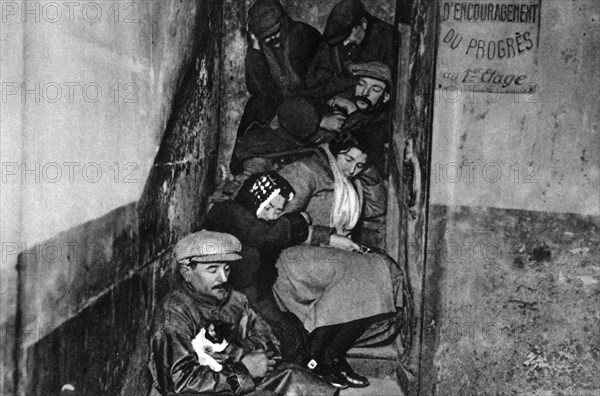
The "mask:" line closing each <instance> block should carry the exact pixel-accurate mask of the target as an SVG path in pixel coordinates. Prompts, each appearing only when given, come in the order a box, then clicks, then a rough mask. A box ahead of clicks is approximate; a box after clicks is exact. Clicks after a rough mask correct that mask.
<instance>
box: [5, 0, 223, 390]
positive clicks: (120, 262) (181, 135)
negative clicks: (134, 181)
mask: <svg viewBox="0 0 600 396" xmlns="http://www.w3.org/2000/svg"><path fill="white" fill-rule="evenodd" d="M221 6H222V4H221V3H220V2H213V1H197V2H195V3H194V7H193V10H191V11H190V12H191V15H192V16H193V20H191V21H190V24H189V25H188V26H187V29H190V31H189V32H187V35H188V37H187V38H188V39H189V40H190V42H189V48H190V62H187V63H186V64H185V65H184V67H183V68H182V71H183V72H184V74H183V76H182V77H180V78H179V79H178V80H179V81H180V84H178V85H179V89H178V91H177V94H176V96H175V100H174V105H173V112H172V114H171V116H170V118H169V120H168V123H167V124H166V130H165V133H164V134H163V136H162V139H161V142H160V149H159V151H158V154H157V155H156V158H155V161H154V164H153V166H152V168H151V170H150V173H149V176H148V177H147V180H145V188H144V192H143V194H142V197H141V199H140V200H139V201H138V202H135V203H132V204H130V205H126V206H123V207H121V208H118V209H116V210H114V211H112V212H110V213H108V214H106V215H105V216H103V217H100V218H98V219H95V220H93V221H90V222H88V223H85V224H83V225H80V226H77V227H75V228H72V229H70V230H67V231H65V232H63V233H61V234H59V235H57V236H55V237H54V238H52V239H51V240H48V241H46V242H44V243H43V244H41V245H40V246H41V247H42V249H41V250H40V252H41V253H37V254H36V252H35V251H33V252H32V251H26V252H24V253H23V254H21V255H20V257H19V260H20V263H19V307H20V310H19V316H18V320H17V326H16V329H15V334H16V335H17V336H18V337H19V340H18V341H19V343H20V344H19V345H20V346H21V348H20V350H19V352H20V353H19V355H18V358H19V360H18V363H19V368H20V369H21V370H20V371H19V376H18V383H19V389H18V394H22V395H34V394H39V395H48V394H58V393H60V389H61V387H62V386H63V385H65V384H71V385H73V386H74V387H75V389H76V392H77V394H85V395H105V394H110V395H117V394H123V395H146V394H147V392H148V390H149V388H150V382H149V378H148V376H147V371H146V363H147V359H148V342H149V339H148V329H149V325H150V320H151V318H152V315H153V310H154V307H155V304H156V302H157V301H158V299H160V298H161V297H162V296H163V295H164V294H165V291H166V290H167V288H168V284H169V281H170V278H169V274H170V264H171V262H172V260H171V256H170V247H171V246H172V245H173V244H174V243H175V242H176V241H177V240H178V239H179V238H180V237H181V236H182V235H185V234H187V233H189V232H190V231H191V230H195V229H197V228H198V226H199V224H200V222H201V220H202V215H203V213H204V210H205V206H206V203H207V197H208V195H209V194H210V193H211V192H212V190H213V189H214V179H215V174H216V166H217V165H216V164H217V155H218V154H217V149H218V135H219V100H218V95H219V81H220V71H219V70H220V63H219V59H220V45H219V42H220V40H219V39H220V37H221V33H222V26H221V21H222V8H221ZM173 34H175V31H173ZM173 82H174V83H177V81H173ZM167 110H170V109H167ZM48 246H50V247H55V246H59V247H62V249H63V250H62V251H63V252H65V253H63V254H62V255H59V256H58V257H57V256H55V255H53V254H54V252H55V250H52V249H50V250H48V248H47V249H46V251H45V253H44V247H48ZM65 246H66V247H71V250H69V249H66V248H65Z"/></svg>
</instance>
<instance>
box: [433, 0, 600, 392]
mask: <svg viewBox="0 0 600 396" xmlns="http://www.w3.org/2000/svg"><path fill="white" fill-rule="evenodd" d="M599 6H600V4H599V3H598V2H595V1H586V0H582V1H569V2H564V1H557V0H548V1H543V2H542V3H541V18H540V27H539V36H540V38H539V47H538V48H537V51H538V57H537V63H536V64H534V65H531V66H532V67H533V70H535V74H534V76H535V78H536V79H537V81H536V82H537V83H538V88H539V89H538V91H537V92H535V93H527V94H515V93H492V94H489V93H482V92H472V91H468V90H466V89H465V90H463V91H456V90H454V91H442V90H440V89H437V90H436V97H435V101H434V121H433V142H432V160H431V169H430V172H429V180H430V181H429V185H430V189H431V195H430V210H429V230H428V234H427V252H426V254H427V256H426V258H427V269H426V274H425V286H424V298H425V300H426V301H425V311H424V319H423V326H424V331H423V334H424V340H427V343H426V344H425V345H424V350H425V351H426V353H424V354H423V356H424V357H423V360H422V362H421V367H422V372H421V376H422V380H421V389H422V391H423V394H448V395H462V394H531V395H541V394H564V395H587V394H595V393H597V392H598V391H599V390H600V383H599V382H598V378H597V376H596V375H595V374H594V373H597V372H598V371H599V370H600V357H599V356H600V354H599V351H600V349H599V348H600V340H599V339H598V334H600V329H599V328H598V323H600V316H599V315H600V313H599V312H598V306H600V262H599V261H598V257H599V255H598V253H599V252H598V250H599V249H598V247H599V242H600V230H599V219H600V218H599V214H600V194H599V188H600V171H599V166H600V161H599V159H600V144H599V143H600V142H599V136H600V135H599V133H598V121H599V116H600V112H599V109H598V106H597V105H596V104H595V103H596V102H597V100H596V99H595V97H596V96H597V92H598V90H599V88H600V75H599V74H598V70H599V69H600V62H599V59H600V58H599V51H598V50H599V45H598V43H599V42H600V40H599V38H600V37H599V36H600V29H599V24H598V17H599V14H600V8H599ZM442 33H443V32H442ZM440 45H442V44H440ZM444 66H445V65H443V64H441V61H440V59H438V68H440V67H444ZM438 83H439V81H438Z"/></svg>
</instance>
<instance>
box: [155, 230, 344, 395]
mask: <svg viewBox="0 0 600 396" xmlns="http://www.w3.org/2000/svg"><path fill="white" fill-rule="evenodd" d="M241 248H242V247H241V244H240V241H239V240H238V239H237V238H235V237H233V236H232V235H229V234H224V233H219V232H211V231H206V230H203V231H200V232H196V233H193V234H190V235H188V236H186V237H184V238H183V239H181V240H180V241H179V242H178V243H177V245H176V246H175V248H174V250H173V253H174V256H175V260H176V262H177V268H176V271H175V273H174V275H175V278H176V279H175V281H174V282H173V283H174V285H173V289H172V290H171V292H170V293H169V294H168V295H167V296H166V298H165V299H164V300H163V302H162V304H161V305H160V306H159V308H158V311H157V314H156V316H155V320H154V327H153V333H152V334H153V336H152V340H151V356H150V362H149V368H150V372H151V374H152V377H153V380H154V381H153V385H154V389H153V392H154V393H153V395H156V394H157V393H158V394H160V395H180V394H181V395H213V394H219V395H252V396H259V395H260V396H267V395H270V396H273V395H280V394H285V395H287V394H294V395H296V394H323V395H334V394H335V389H334V388H333V387H332V386H330V385H329V384H326V383H324V382H322V381H320V380H319V379H318V378H316V377H314V376H312V375H311V374H310V373H308V372H307V371H305V370H303V369H301V368H298V367H295V366H291V365H286V364H279V365H277V361H278V358H279V341H278V340H277V339H276V338H275V337H274V336H273V334H272V332H271V329H270V327H269V326H268V324H267V323H266V322H264V321H263V320H262V319H261V318H260V317H259V316H258V315H257V314H256V313H255V312H254V311H253V310H252V309H250V308H249V306H248V300H247V298H246V297H245V296H244V295H243V294H241V293H238V292H236V291H233V290H232V289H231V286H230V285H229V284H228V282H227V280H228V277H229V265H230V263H231V262H234V261H237V260H240V259H241V256H240V251H241ZM211 324H214V325H215V326H214V327H217V324H218V325H219V327H220V328H223V327H225V328H228V330H229V331H227V334H228V338H227V339H226V340H227V341H228V343H229V345H228V346H227V348H226V349H225V350H224V351H223V352H221V353H213V354H212V355H211V356H212V357H213V358H214V359H215V360H217V361H218V362H219V363H220V364H221V365H222V368H221V369H220V371H215V370H213V368H211V367H209V365H208V364H207V363H205V362H206V360H205V359H202V362H203V363H201V362H200V361H201V360H200V359H199V356H198V354H197V352H196V350H195V349H194V344H193V343H192V341H194V342H195V341H196V340H197V337H199V335H201V334H204V333H202V330H203V329H206V328H209V326H210V325H211ZM274 391H276V392H274Z"/></svg>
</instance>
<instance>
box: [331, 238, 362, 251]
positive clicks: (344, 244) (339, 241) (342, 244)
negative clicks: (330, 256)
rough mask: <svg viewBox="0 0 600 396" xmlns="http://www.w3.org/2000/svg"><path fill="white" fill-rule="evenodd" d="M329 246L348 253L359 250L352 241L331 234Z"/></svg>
mask: <svg viewBox="0 0 600 396" xmlns="http://www.w3.org/2000/svg"><path fill="white" fill-rule="evenodd" d="M329 246H331V247H335V248H338V249H342V250H348V251H353V250H360V246H358V244H356V243H354V242H353V241H352V239H350V238H346V237H344V236H341V235H337V234H331V237H330V239H329Z"/></svg>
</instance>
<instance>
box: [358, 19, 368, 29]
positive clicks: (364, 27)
mask: <svg viewBox="0 0 600 396" xmlns="http://www.w3.org/2000/svg"><path fill="white" fill-rule="evenodd" d="M360 25H361V26H362V28H363V29H364V30H367V26H369V22H367V18H365V17H363V18H362V19H361V20H360Z"/></svg>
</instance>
